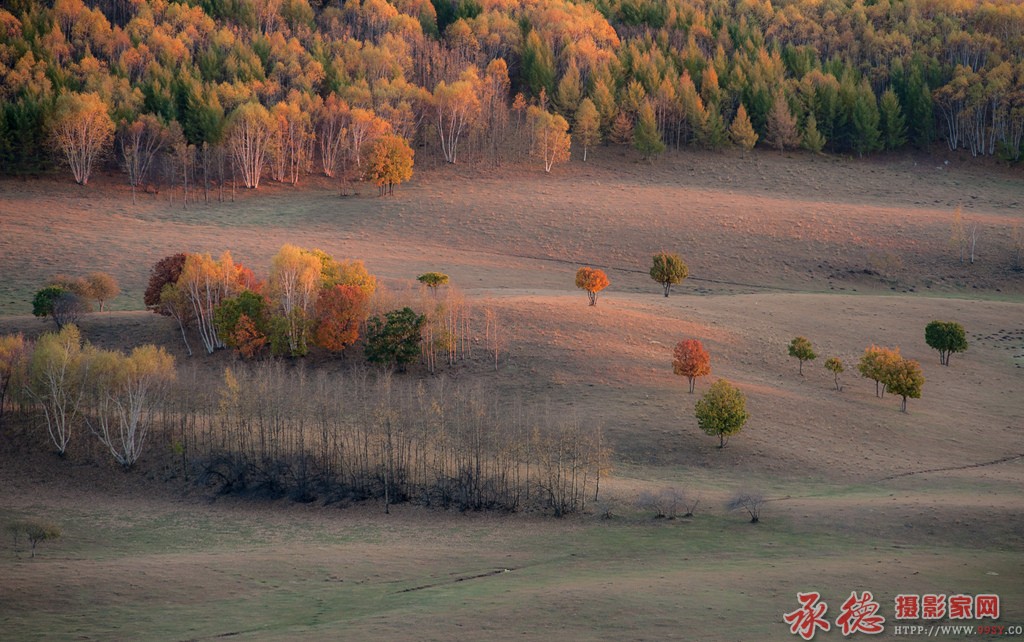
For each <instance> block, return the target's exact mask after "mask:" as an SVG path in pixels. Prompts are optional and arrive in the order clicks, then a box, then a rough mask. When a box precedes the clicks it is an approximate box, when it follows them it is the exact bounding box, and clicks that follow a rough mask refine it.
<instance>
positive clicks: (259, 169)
mask: <svg viewBox="0 0 1024 642" xmlns="http://www.w3.org/2000/svg"><path fill="white" fill-rule="evenodd" d="M273 135H274V120H273V118H271V116H270V113H269V112H267V110H266V108H265V107H263V105H261V104H259V103H255V102H250V103H245V104H244V105H242V106H240V107H239V108H238V109H236V110H235V112H234V113H233V114H232V115H231V120H230V123H229V125H228V146H229V147H230V149H231V156H232V158H233V159H234V162H235V167H236V168H237V169H238V171H239V172H241V174H242V183H243V184H244V185H245V186H246V187H247V188H249V189H256V188H257V187H259V186H260V178H261V177H262V176H263V165H264V163H265V162H266V158H267V149H268V148H269V146H270V143H271V140H272V139H273Z"/></svg>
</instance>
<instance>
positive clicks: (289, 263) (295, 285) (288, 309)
mask: <svg viewBox="0 0 1024 642" xmlns="http://www.w3.org/2000/svg"><path fill="white" fill-rule="evenodd" d="M322 266H323V263H322V262H321V259H320V257H319V256H318V255H317V254H315V253H313V252H308V251H305V250H303V249H302V248H300V247H296V246H294V245H290V244H286V245H284V246H282V247H281V249H280V250H278V252H277V254H275V255H274V258H273V259H272V260H271V265H270V291H271V294H272V296H273V297H274V299H275V300H276V302H277V305H278V306H279V308H280V312H281V314H282V315H283V318H284V322H285V335H286V337H287V340H288V351H289V352H290V353H291V354H292V355H293V356H299V355H303V354H305V353H306V352H307V350H308V343H307V342H308V335H309V325H310V317H311V313H312V311H313V304H314V303H315V302H316V297H317V292H318V291H319V288H320V285H321V270H322Z"/></svg>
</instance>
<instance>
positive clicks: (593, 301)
mask: <svg viewBox="0 0 1024 642" xmlns="http://www.w3.org/2000/svg"><path fill="white" fill-rule="evenodd" d="M609 283H610V281H609V280H608V275H607V274H605V273H604V270H598V269H596V268H591V267H581V268H580V269H579V270H577V271H576V287H578V288H580V289H581V290H586V291H587V298H588V299H590V305H597V293H598V292H600V291H601V290H603V289H605V288H606V287H608V284H609Z"/></svg>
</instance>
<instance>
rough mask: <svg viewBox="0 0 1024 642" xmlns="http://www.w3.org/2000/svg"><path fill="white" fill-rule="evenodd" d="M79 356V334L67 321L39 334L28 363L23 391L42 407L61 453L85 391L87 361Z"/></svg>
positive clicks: (63, 452)
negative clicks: (59, 327) (59, 329)
mask: <svg viewBox="0 0 1024 642" xmlns="http://www.w3.org/2000/svg"><path fill="white" fill-rule="evenodd" d="M82 357H83V354H82V335H81V333H80V332H79V331H78V328H77V327H75V326H74V325H70V324H69V325H66V326H64V328H63V329H61V331H60V332H59V333H57V334H44V335H43V336H42V337H40V338H39V341H37V342H36V347H35V350H34V352H33V353H32V361H31V363H30V365H29V383H28V386H27V387H26V391H27V392H28V395H29V396H30V397H31V398H32V399H33V400H35V401H36V403H38V404H39V406H40V407H41V408H42V410H43V417H44V418H45V419H46V431H47V433H48V434H49V435H50V440H51V441H52V442H53V445H54V446H56V448H57V454H59V455H61V456H63V455H64V454H65V452H66V451H67V448H68V444H69V443H71V435H72V430H73V428H74V425H75V423H76V421H77V419H78V416H79V411H80V410H81V406H82V399H83V397H84V395H85V385H84V383H85V381H86V380H87V375H88V362H87V361H86V360H84V359H83V358H82Z"/></svg>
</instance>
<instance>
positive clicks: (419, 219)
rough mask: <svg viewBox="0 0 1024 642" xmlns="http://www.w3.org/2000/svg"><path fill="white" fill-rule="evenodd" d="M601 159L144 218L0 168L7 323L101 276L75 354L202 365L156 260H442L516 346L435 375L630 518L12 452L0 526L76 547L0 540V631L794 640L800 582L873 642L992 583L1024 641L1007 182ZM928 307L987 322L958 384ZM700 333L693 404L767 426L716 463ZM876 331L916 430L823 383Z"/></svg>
mask: <svg viewBox="0 0 1024 642" xmlns="http://www.w3.org/2000/svg"><path fill="white" fill-rule="evenodd" d="M598 151H599V153H598V154H595V156H596V157H597V158H595V159H594V160H593V162H588V163H587V164H586V165H584V164H583V163H579V162H575V163H572V164H571V165H570V166H568V167H565V168H558V169H556V171H555V172H554V173H553V174H552V175H550V176H545V175H543V173H542V172H539V171H533V170H532V169H524V168H511V169H502V170H500V174H501V175H502V176H503V177H502V178H494V177H492V176H491V175H490V172H489V171H485V170H483V169H477V170H474V169H465V168H463V169H453V168H436V169H432V170H429V171H426V172H423V173H421V174H419V175H418V176H417V178H416V180H415V181H414V182H413V183H412V184H410V185H408V186H402V187H401V188H400V190H399V191H398V192H397V193H396V195H395V196H394V197H393V198H387V199H380V198H377V197H376V190H375V189H374V188H373V187H372V186H363V187H360V188H357V191H358V192H359V193H358V194H357V195H354V196H347V197H340V196H339V193H338V190H337V188H336V187H335V186H332V185H329V184H326V183H317V182H315V181H312V182H311V183H310V184H307V185H306V186H304V187H302V188H300V189H298V190H296V189H293V188H290V187H284V186H280V185H274V184H268V185H266V187H265V188H262V187H261V189H260V190H259V193H257V194H242V193H239V194H238V196H237V199H236V200H235V201H234V202H227V203H215V202H214V203H210V204H209V205H206V204H202V203H196V204H189V206H188V208H187V209H186V208H184V207H183V206H182V203H181V196H180V193H175V194H174V195H173V201H171V200H169V195H168V193H167V192H164V193H161V194H159V195H152V194H147V195H143V196H142V197H141V199H140V201H139V204H138V205H136V206H132V205H131V201H130V198H129V195H128V193H127V191H126V189H124V188H122V187H121V186H120V185H119V184H118V183H117V180H118V178H117V177H115V176H111V177H100V179H99V180H98V181H96V183H97V184H96V185H90V187H89V188H87V189H82V188H80V187H78V186H76V185H74V184H72V183H70V181H55V180H37V181H28V182H21V181H14V180H10V179H4V180H0V314H2V315H3V316H0V332H10V331H23V332H25V333H26V334H29V335H36V334H38V333H40V332H42V331H44V330H46V329H47V325H46V324H45V323H44V322H43V321H41V320H38V319H35V318H33V317H31V316H30V315H29V312H30V304H29V302H30V300H31V295H32V293H33V292H34V291H35V289H37V288H38V287H39V285H40V283H41V282H42V281H43V280H44V279H46V278H48V277H49V276H51V275H52V274H54V273H57V272H65V273H85V272H88V271H92V270H97V269H98V270H105V271H109V272H111V273H113V274H116V275H117V276H118V278H119V279H120V281H121V285H122V289H123V294H122V295H121V296H120V297H119V298H118V300H117V301H116V302H115V305H114V308H115V310H116V311H114V312H109V313H104V314H94V315H91V316H89V317H88V318H87V319H86V320H85V321H84V322H83V324H82V327H83V331H84V334H85V336H86V337H87V338H89V339H90V340H91V341H93V342H95V343H98V344H102V345H104V346H106V347H111V346H119V347H122V348H125V347H130V346H132V345H135V344H139V343H144V342H153V341H156V342H159V343H162V344H165V345H167V346H168V348H169V349H170V350H172V351H174V352H175V355H176V356H177V358H178V359H179V361H183V360H185V359H187V358H186V357H185V356H184V354H183V351H182V350H181V348H180V347H179V344H178V342H177V337H176V336H175V333H174V328H173V327H172V326H171V325H170V323H169V322H168V321H167V320H166V319H163V318H160V317H157V316H156V315H153V314H149V313H146V312H144V311H141V310H140V308H141V298H142V290H143V288H144V285H145V281H146V278H147V275H148V270H149V268H150V266H151V265H152V264H153V263H154V262H155V261H157V260H158V259H160V258H161V257H163V256H165V255H167V254H170V253H173V252H178V251H209V252H214V253H219V252H220V251H222V250H224V249H229V250H231V252H232V254H233V256H234V257H235V259H236V260H237V261H241V262H243V263H245V264H246V265H249V266H251V267H253V268H254V269H256V270H257V272H260V271H265V270H266V266H267V265H268V264H269V259H270V257H271V256H272V255H273V254H274V252H275V251H276V250H277V249H278V248H279V247H280V245H281V244H283V243H285V242H291V243H295V244H298V245H301V246H307V247H319V248H322V249H324V250H325V251H327V252H329V253H331V254H333V255H334V256H336V257H339V258H360V259H363V260H365V262H366V264H367V266H368V267H369V269H370V270H371V271H372V272H374V273H376V274H377V275H379V276H380V277H381V278H382V279H383V282H384V283H385V284H386V285H387V286H388V287H389V288H391V289H393V290H401V289H402V288H404V287H406V284H408V283H409V282H410V280H411V279H413V278H415V276H416V275H418V274H420V273H422V272H425V271H428V270H439V271H443V272H446V273H448V274H450V275H451V277H452V282H453V283H454V284H456V285H457V286H458V287H460V288H461V289H462V290H463V291H464V292H465V293H466V295H467V297H468V298H469V299H470V300H471V301H472V302H473V304H474V305H479V306H489V307H491V308H493V309H495V310H497V311H498V314H499V315H500V317H501V318H502V319H503V322H504V323H505V325H506V327H507V328H508V331H509V337H510V341H509V348H508V351H507V353H506V354H504V355H502V361H501V365H500V368H499V369H498V370H497V371H494V369H493V367H489V366H488V362H487V358H486V357H485V356H483V355H479V356H478V357H476V358H475V360H473V361H472V362H470V363H468V364H466V365H463V366H458V367H457V368H455V369H454V370H451V371H449V372H448V373H447V376H451V377H457V378H461V379H464V380H479V381H481V382H482V383H481V385H484V386H487V387H488V389H492V390H494V391H495V393H496V394H499V395H503V396H506V397H508V398H510V399H511V398H520V399H525V400H528V401H529V402H531V403H538V404H544V405H546V406H548V407H550V408H553V409H554V410H555V411H556V412H558V413H565V414H570V413H572V414H575V415H576V416H577V417H579V419H580V421H581V422H583V423H584V424H586V425H595V424H598V423H599V424H600V425H601V426H603V428H604V430H605V431H606V434H607V435H609V437H610V440H611V441H612V445H613V447H614V450H615V458H614V466H615V470H614V472H613V476H612V478H611V479H609V480H608V481H607V483H603V484H602V493H603V494H605V497H606V499H607V500H608V502H609V503H610V506H611V507H612V511H613V513H614V515H615V517H614V518H612V519H601V518H600V517H599V516H598V515H596V514H589V515H582V516H575V517H571V518H567V519H561V520H557V519H554V518H551V517H546V516H542V515H535V514H526V515H495V514H458V513H445V512H437V511H430V510H426V509H422V508H418V507H413V506H400V507H397V510H394V511H393V513H392V514H391V515H384V514H382V507H381V506H377V505H361V506H355V507H349V508H345V509H341V508H338V507H325V506H320V505H316V504H313V505H298V504H291V503H288V502H284V501H282V502H261V501H254V500H242V499H236V498H224V497H217V498H213V497H211V496H209V495H208V494H205V493H204V492H203V491H201V490H200V489H196V488H195V487H190V486H182V485H180V484H179V483H165V482H163V481H162V480H161V477H160V474H159V471H158V470H155V469H146V468H145V466H143V470H142V471H141V472H133V473H128V474H124V473H121V472H119V471H117V470H114V469H113V468H108V467H106V466H103V465H99V464H96V463H93V462H85V461H82V462H76V461H71V462H58V461H56V459H55V458H54V457H53V456H52V455H50V454H49V453H47V452H45V449H43V448H40V449H32V448H28V447H26V445H25V443H24V440H19V439H14V438H13V437H12V436H11V435H7V436H4V437H3V440H2V445H0V524H3V523H4V522H6V521H7V520H9V519H14V518H19V517H27V516H35V517H47V518H50V519H52V520H54V521H56V522H58V523H60V524H61V526H62V527H63V529H64V535H63V537H62V538H61V539H59V540H57V541H55V542H47V543H44V544H42V545H41V547H40V550H39V554H38V555H37V557H36V558H35V559H30V558H29V557H28V555H27V554H26V553H25V551H23V550H22V551H18V550H15V549H14V548H13V547H12V546H11V545H10V540H0V638H2V639H12V640H28V639H55V640H67V639H82V640H100V639H102V640H109V639H119V640H136V639H159V640H174V639H181V640H184V639H213V638H218V637H226V636H231V637H233V638H238V639H259V640H290V639H300V638H301V639H346V640H363V639H381V640H505V639H518V640H523V639H553V638H559V639H565V640H584V639H588V640H589V639H603V640H632V639H637V640H641V639H645V640H652V639H682V640H785V639H794V638H792V637H791V636H790V634H789V631H788V626H787V625H786V624H784V623H783V620H782V615H783V613H785V612H787V611H791V610H793V609H795V608H796V607H797V606H798V604H797V602H796V595H795V594H796V593H797V592H798V591H808V590H816V591H820V592H821V593H822V596H823V599H824V600H826V601H827V602H828V603H829V606H830V610H829V614H828V617H829V618H830V619H832V620H833V621H834V617H835V615H837V614H838V609H839V605H840V604H841V602H842V601H843V600H844V599H845V598H846V597H847V596H848V595H849V594H850V592H851V591H854V590H856V591H863V590H869V591H871V592H872V593H873V594H874V596H875V597H876V599H878V600H879V601H880V602H881V604H882V609H881V613H882V614H883V615H885V616H886V617H887V620H888V622H887V624H886V632H885V634H883V635H882V636H879V637H881V638H888V637H890V636H891V635H892V632H893V630H892V626H891V625H892V620H891V617H892V615H893V602H892V600H893V597H894V596H895V595H896V594H898V593H940V594H953V593H969V594H975V593H998V594H999V595H1000V596H1001V598H1002V613H1003V615H1002V618H1001V620H1000V623H1002V624H1007V625H1014V624H1024V582H1022V580H1021V578H1022V577H1024V273H1022V272H1017V271H1014V270H1013V269H1012V248H1011V241H1010V237H1011V234H1010V229H1011V226H1012V225H1013V224H1014V223H1015V222H1022V223H1024V221H1022V220H1021V219H1022V218H1024V215H1022V214H1021V204H1022V203H1024V181H1022V178H1021V175H1020V173H1019V170H1012V171H1011V170H1006V169H1003V168H998V167H980V166H978V165H974V164H971V163H970V162H968V161H961V160H958V159H952V160H951V161H950V162H949V163H946V162H944V161H926V160H922V159H921V158H917V159H915V158H910V157H902V156H900V157H894V158H890V159H886V160H878V161H850V160H844V159H836V158H825V157H821V158H812V157H808V156H805V155H792V156H788V155H787V156H779V155H777V154H771V153H757V154H753V155H750V156H744V155H741V154H733V155H728V154H726V155H704V154H699V153H688V154H679V155H672V156H670V157H668V158H665V159H663V160H661V161H659V162H658V163H657V164H655V165H647V164H639V163H634V162H631V161H629V160H628V159H624V158H621V157H619V156H617V155H616V153H615V152H611V151H607V150H598ZM602 153H603V154H604V156H605V158H602V157H601V156H602ZM958 204H962V207H963V213H964V218H965V219H967V220H968V221H971V222H976V223H977V224H978V225H979V230H980V235H979V240H978V245H977V258H976V261H975V263H974V264H973V265H961V264H960V263H959V261H958V260H957V258H956V256H955V254H954V251H953V250H952V249H951V248H950V247H949V245H948V238H949V225H950V221H951V219H952V215H953V211H954V209H955V207H956V206H957V205H958ZM663 249H664V250H667V251H675V252H679V253H681V254H682V255H683V257H684V258H685V259H686V260H687V262H688V263H689V266H690V271H691V278H690V279H688V280H687V281H686V282H685V283H684V284H683V285H682V286H680V287H678V288H677V289H676V291H675V293H674V294H673V296H672V297H671V298H668V299H665V298H664V297H662V296H661V295H660V292H659V287H658V285H657V284H655V283H653V282H652V281H651V280H650V279H649V278H648V276H647V274H646V270H647V268H648V267H649V261H650V256H651V255H652V254H653V253H655V252H657V251H660V250H663ZM581 265H594V266H600V267H603V268H605V269H606V270H607V271H608V274H609V276H610V278H611V281H612V285H611V287H609V289H608V290H606V291H605V292H604V293H602V295H601V298H600V300H599V303H598V305H597V307H596V308H589V307H588V306H587V305H586V297H585V296H584V295H583V293H581V292H579V291H577V290H575V289H574V288H573V274H574V272H575V270H576V268H577V267H579V266H581ZM936 318H942V319H952V320H957V321H959V322H961V323H962V324H963V325H964V326H965V327H966V329H967V332H968V340H969V341H970V348H969V350H968V351H967V352H966V353H964V354H962V355H955V356H954V357H953V358H952V362H951V366H950V367H948V368H945V367H941V366H939V363H938V361H939V359H938V354H937V353H936V352H934V351H932V350H931V349H929V348H928V347H927V346H926V345H925V343H924V326H925V324H926V323H927V322H928V321H930V320H932V319H936ZM796 335H804V336H806V337H808V338H809V339H811V341H812V342H813V343H814V345H815V346H816V348H818V352H819V354H820V355H821V356H820V357H819V359H818V360H817V361H815V362H812V363H810V364H806V365H805V367H804V371H805V376H804V377H800V376H798V375H797V364H796V362H795V361H794V360H793V359H790V358H789V357H787V356H786V345H787V344H788V342H789V340H790V339H791V338H792V337H794V336H796ZM690 337H693V338H699V339H701V340H702V341H703V342H704V343H705V345H706V346H707V348H708V350H709V351H710V353H711V356H712V376H711V377H709V378H706V379H703V380H701V381H700V382H698V386H697V393H698V395H699V394H701V393H702V392H704V391H705V390H707V388H708V386H709V385H710V383H711V382H712V381H713V380H714V379H715V378H716V377H724V378H727V379H729V380H730V381H732V382H733V383H735V384H737V385H738V386H739V387H740V388H741V389H742V390H743V391H744V392H745V393H746V394H747V404H748V410H749V412H750V413H751V419H750V421H749V422H748V425H747V427H746V428H745V430H744V432H742V433H741V434H740V435H738V436H736V437H734V438H733V439H732V440H731V442H730V443H729V445H728V447H727V448H725V449H724V450H719V449H718V448H717V440H715V439H712V438H709V437H707V436H705V435H703V434H702V433H700V432H699V430H698V429H697V426H696V420H695V419H694V417H693V404H694V401H695V399H696V396H697V395H694V396H690V395H688V394H687V393H686V388H685V381H682V380H680V378H678V377H675V376H674V375H673V374H672V370H671V350H672V346H673V345H674V344H675V342H677V341H678V340H680V339H683V338H690ZM871 343H878V344H883V345H898V346H899V347H900V348H901V350H902V352H903V354H904V355H905V356H908V357H911V358H914V359H918V360H920V361H921V363H922V366H923V368H924V374H925V377H926V379H927V383H926V384H925V388H924V394H923V397H922V398H921V399H916V400H911V401H910V403H909V413H908V414H902V413H900V412H899V403H898V399H892V398H890V397H889V396H886V397H885V399H881V400H880V399H877V398H876V397H875V393H874V385H873V384H872V383H871V382H869V381H867V380H864V379H859V378H858V377H857V376H856V373H855V372H849V371H848V372H847V373H846V374H845V375H844V383H845V388H844V390H843V391H842V392H836V391H835V390H834V388H833V386H832V378H831V374H830V373H828V372H827V371H825V370H824V368H823V367H822V365H821V364H822V363H823V361H824V358H825V357H827V356H832V355H837V356H840V357H842V358H843V359H844V360H845V361H847V362H848V363H849V362H855V361H856V359H857V357H858V356H859V354H860V353H861V352H862V351H863V349H864V348H865V347H866V346H867V345H868V344H871ZM205 359H207V358H205V357H194V358H193V360H200V361H203V360H205ZM207 361H208V365H209V367H211V368H222V367H223V366H224V365H225V364H228V363H230V361H231V357H230V356H229V355H218V356H216V357H214V358H211V359H208V360H207ZM406 376H411V377H417V376H427V375H424V374H422V373H417V372H413V373H410V374H409V375H406ZM161 447H163V448H166V445H165V444H161V443H160V442H159V441H154V442H153V444H152V448H161ZM667 487H678V488H682V489H685V490H686V491H687V492H689V493H692V494H699V495H700V496H701V498H702V501H701V504H700V506H699V508H698V510H697V514H696V516H695V517H693V518H688V519H677V520H653V519H652V518H651V514H650V513H649V511H644V510H642V509H640V508H638V507H637V503H636V498H637V497H638V496H639V495H640V494H641V493H643V492H651V491H657V490H660V489H663V488H667ZM738 489H756V490H760V491H761V492H763V493H764V494H765V495H766V496H767V497H768V498H769V499H770V501H769V502H768V504H767V505H766V507H765V508H764V512H763V514H762V520H761V523H760V524H757V525H753V524H750V523H748V522H747V520H745V519H744V517H743V516H742V515H740V514H738V513H730V512H727V511H726V510H725V507H724V505H725V502H726V500H727V499H728V497H729V496H730V495H731V494H732V493H733V492H734V491H736V490H738ZM986 623H987V621H986ZM839 637H840V634H839V633H838V631H836V630H833V631H832V632H831V633H830V634H826V635H823V636H822V638H823V639H830V638H835V639H838V638H839ZM946 639H956V638H954V637H947V638H946Z"/></svg>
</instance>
